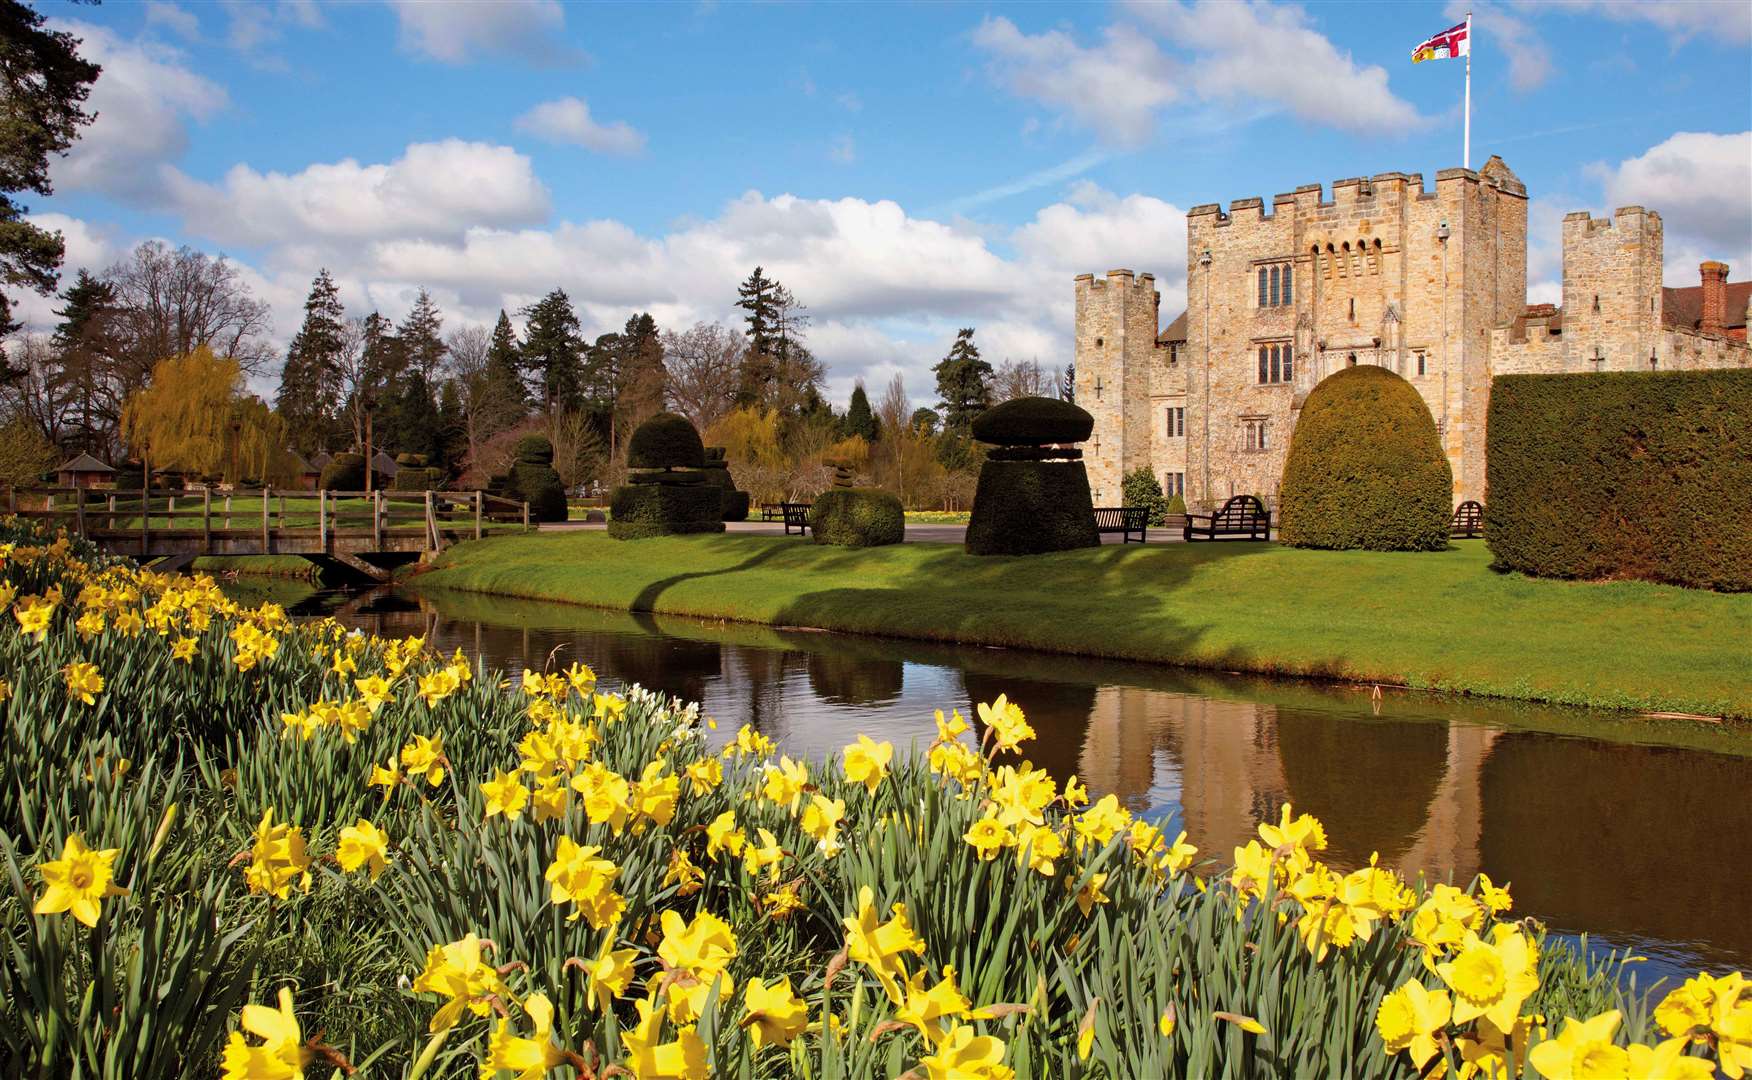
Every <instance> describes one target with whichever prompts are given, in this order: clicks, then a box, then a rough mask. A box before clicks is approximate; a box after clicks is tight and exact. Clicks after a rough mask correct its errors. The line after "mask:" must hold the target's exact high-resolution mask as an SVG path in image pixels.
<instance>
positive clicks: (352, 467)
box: [316, 453, 365, 491]
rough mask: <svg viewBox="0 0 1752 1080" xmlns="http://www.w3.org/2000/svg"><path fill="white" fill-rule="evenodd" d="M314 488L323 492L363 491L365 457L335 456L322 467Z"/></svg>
mask: <svg viewBox="0 0 1752 1080" xmlns="http://www.w3.org/2000/svg"><path fill="white" fill-rule="evenodd" d="M316 486H317V487H319V488H322V489H323V490H324V491H364V490H365V455H364V454H351V453H344V454H336V455H335V456H334V458H333V459H331V460H330V461H329V463H328V464H327V465H324V466H323V467H322V475H321V476H320V477H318V478H317V481H316Z"/></svg>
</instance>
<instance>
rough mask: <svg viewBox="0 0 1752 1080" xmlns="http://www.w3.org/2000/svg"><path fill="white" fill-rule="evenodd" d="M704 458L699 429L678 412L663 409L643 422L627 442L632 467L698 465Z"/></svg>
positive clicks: (689, 467) (683, 467) (629, 465)
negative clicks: (663, 410)
mask: <svg viewBox="0 0 1752 1080" xmlns="http://www.w3.org/2000/svg"><path fill="white" fill-rule="evenodd" d="M705 460H706V447H705V444H704V443H702V442H700V433H699V430H698V429H697V428H695V427H694V426H693V423H692V422H691V421H689V420H688V418H687V417H685V416H681V415H679V414H677V413H672V412H660V413H658V414H657V415H656V416H653V417H652V418H651V419H649V420H647V421H645V422H644V423H643V424H640V425H639V427H638V429H637V430H635V431H634V432H633V438H632V440H631V441H630V442H629V443H628V444H627V467H628V468H632V469H697V468H699V467H700V466H701V465H703V464H705Z"/></svg>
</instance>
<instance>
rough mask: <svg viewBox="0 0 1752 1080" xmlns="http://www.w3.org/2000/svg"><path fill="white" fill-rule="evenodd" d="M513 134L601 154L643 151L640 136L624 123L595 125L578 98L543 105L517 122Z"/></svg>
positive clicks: (543, 103) (595, 122)
mask: <svg viewBox="0 0 1752 1080" xmlns="http://www.w3.org/2000/svg"><path fill="white" fill-rule="evenodd" d="M517 130H518V131H524V132H528V133H529V134H531V135H534V136H536V137H538V138H542V139H546V140H547V141H549V142H556V143H566V144H568V145H571V146H582V147H584V148H585V149H586V150H595V151H597V152H599V153H603V154H638V153H641V152H643V151H644V149H645V136H644V134H643V133H641V132H639V131H637V130H635V129H634V128H633V127H632V125H630V124H628V123H626V122H625V121H621V120H616V121H615V122H613V123H610V124H604V123H601V122H599V121H598V120H597V119H596V118H595V117H593V116H591V115H590V106H589V105H587V104H585V102H584V100H583V99H582V98H575V97H563V98H556V99H555V100H553V101H544V102H542V103H541V104H540V105H537V106H536V107H535V108H533V109H531V110H529V111H528V112H526V113H524V114H523V115H522V116H520V117H518V118H517Z"/></svg>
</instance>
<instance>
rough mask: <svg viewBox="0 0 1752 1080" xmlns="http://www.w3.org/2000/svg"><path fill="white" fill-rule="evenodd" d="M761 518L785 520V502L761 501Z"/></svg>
mask: <svg viewBox="0 0 1752 1080" xmlns="http://www.w3.org/2000/svg"><path fill="white" fill-rule="evenodd" d="M760 519H761V520H762V521H783V520H785V504H784V503H761V504H760Z"/></svg>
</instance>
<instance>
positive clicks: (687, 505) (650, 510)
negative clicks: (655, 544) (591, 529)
mask: <svg viewBox="0 0 1752 1080" xmlns="http://www.w3.org/2000/svg"><path fill="white" fill-rule="evenodd" d="M608 506H609V517H608V535H610V536H612V537H614V538H616V539H617V540H637V539H641V538H643V537H647V536H679V535H684V534H687V533H711V532H723V531H724V519H723V516H722V515H723V495H722V494H721V493H720V490H719V489H718V488H717V487H715V486H713V485H711V484H626V485H623V486H621V487H617V488H615V489H614V494H613V496H611V497H610V499H609V504H608Z"/></svg>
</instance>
